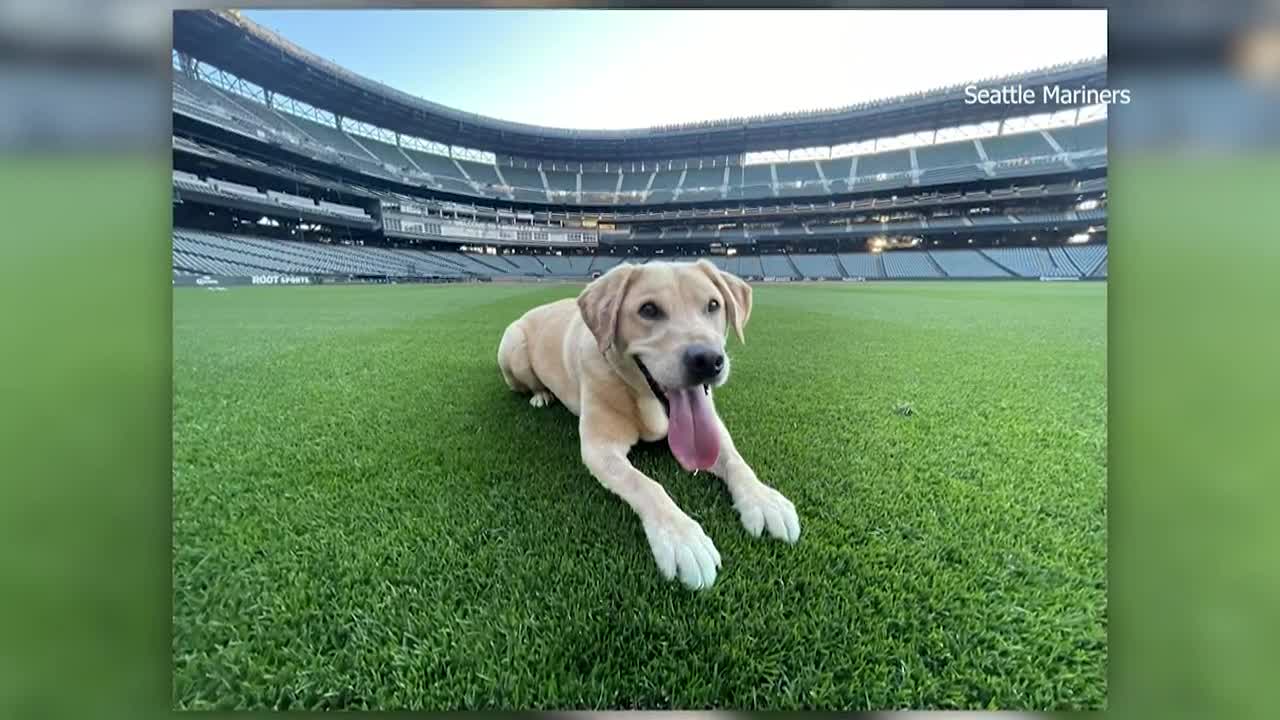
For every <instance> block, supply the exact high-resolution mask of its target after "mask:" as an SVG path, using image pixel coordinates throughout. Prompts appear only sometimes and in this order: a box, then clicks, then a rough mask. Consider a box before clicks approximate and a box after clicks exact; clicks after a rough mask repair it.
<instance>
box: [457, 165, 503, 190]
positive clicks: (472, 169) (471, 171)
mask: <svg viewBox="0 0 1280 720" xmlns="http://www.w3.org/2000/svg"><path fill="white" fill-rule="evenodd" d="M454 162H456V163H457V164H458V166H459V167H460V168H461V169H462V171H463V172H464V173H466V174H467V177H469V178H471V179H472V180H474V181H475V182H478V183H481V184H482V185H501V184H502V180H501V178H499V177H498V171H497V170H496V169H494V167H493V165H490V164H488V163H478V162H471V161H469V160H458V159H455V160H454Z"/></svg>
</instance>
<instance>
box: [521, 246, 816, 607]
mask: <svg viewBox="0 0 1280 720" xmlns="http://www.w3.org/2000/svg"><path fill="white" fill-rule="evenodd" d="M712 299H715V300H717V301H718V302H719V305H720V308H723V310H721V311H709V310H708V303H709V301H710V300H712ZM646 302H654V303H657V304H659V305H660V306H661V307H662V309H663V311H664V314H665V317H664V318H663V319H662V320H661V321H657V322H655V321H652V320H647V319H645V318H643V317H642V316H641V314H640V312H639V309H640V307H641V306H642V305H643V304H644V303H646ZM750 316H751V286H750V285H748V284H747V283H745V282H743V281H742V280H741V279H739V278H737V277H735V276H733V275H730V274H728V273H725V272H722V271H720V270H719V269H717V268H716V267H715V266H714V265H712V264H711V263H709V262H707V261H705V260H702V261H699V262H697V263H664V262H652V263H649V264H646V265H630V264H622V265H618V266H616V267H614V268H612V269H611V270H609V271H608V272H607V273H605V274H604V275H602V276H601V277H599V278H598V279H596V280H595V281H593V282H592V283H591V284H590V285H588V286H587V287H586V289H584V290H583V291H582V293H581V294H580V295H579V296H578V298H577V299H576V300H560V301H557V302H553V303H549V304H546V305H543V306H541V307H537V308H534V309H533V310H530V311H529V312H527V313H525V315H524V316H523V317H521V318H520V319H519V320H516V321H515V322H514V323H512V324H511V325H510V326H509V327H507V330H506V332H505V333H504V334H503V336H502V342H501V343H500V344H499V347H498V366H499V368H500V369H501V371H502V376H503V378H504V379H505V380H506V381H507V385H509V386H510V387H511V389H512V390H514V391H516V392H521V393H525V392H527V393H532V394H533V396H532V398H531V399H530V403H531V404H532V405H534V406H535V407H542V406H544V405H547V404H549V403H550V402H552V401H553V400H559V401H560V402H561V403H563V404H564V406H565V407H567V408H568V409H569V410H570V411H572V412H573V413H574V414H575V415H577V416H578V417H579V423H578V434H579V436H580V440H581V445H582V460H583V462H584V463H586V466H587V468H588V469H589V470H590V471H591V474H592V475H594V476H595V477H596V479H597V480H599V481H600V483H601V484H603V485H604V486H605V487H606V488H608V489H609V490H610V491H612V492H613V493H615V494H617V495H618V496H619V497H621V498H622V499H623V500H624V501H625V502H626V503H627V504H628V505H630V506H631V508H632V509H633V510H635V512H636V514H638V515H639V516H640V520H641V523H642V524H643V526H644V531H645V535H646V537H647V538H648V540H649V546H650V549H651V550H652V551H653V555H654V559H655V560H656V561H657V563H658V569H659V571H660V572H661V573H662V575H663V576H665V577H666V578H668V579H670V578H672V577H676V576H679V578H680V579H681V581H682V582H684V583H685V584H686V585H687V586H689V587H691V588H703V587H710V586H711V584H712V583H714V582H715V577H716V569H717V568H718V567H719V566H720V554H719V552H718V551H717V550H716V547H715V544H714V543H712V542H711V539H710V538H708V537H707V535H706V534H705V533H704V532H703V531H702V527H701V526H700V525H699V524H698V523H697V522H695V521H694V520H693V519H692V518H690V517H689V516H688V515H686V514H685V513H684V512H683V511H682V510H681V509H680V508H679V507H678V506H677V505H676V504H675V502H674V501H673V500H672V499H671V497H670V496H668V495H667V493H666V491H665V490H664V489H663V487H662V486H661V485H659V484H658V483H657V482H655V481H654V480H652V479H650V478H649V477H648V476H646V475H645V474H644V473H642V472H640V471H639V470H637V469H636V468H635V467H634V466H632V464H631V463H630V461H628V460H627V453H628V452H629V451H630V449H631V447H632V446H633V445H635V444H636V442H637V441H639V440H646V441H654V440H660V439H662V438H664V437H666V434H667V416H666V412H665V410H664V409H663V406H662V404H661V402H659V400H658V399H657V398H656V397H655V396H654V394H653V391H652V390H651V389H650V388H649V385H648V384H647V383H646V381H645V379H644V376H643V375H642V373H641V372H640V370H639V368H638V367H637V365H636V364H635V362H634V361H633V360H632V359H631V358H632V357H633V356H634V355H639V356H641V357H642V358H643V361H644V363H645V365H646V367H647V368H648V369H649V373H650V375H652V376H653V378H654V379H655V380H656V381H657V382H658V384H660V385H661V386H663V387H677V386H679V384H680V383H681V382H683V380H682V378H683V375H682V372H683V371H682V367H681V359H680V358H681V353H682V352H683V350H684V349H685V348H686V347H688V346H690V345H691V344H695V343H697V344H706V345H711V346H713V347H715V348H719V349H723V348H724V346H725V341H726V339H727V330H728V328H729V327H733V329H734V331H735V332H736V334H737V335H738V337H739V340H741V339H742V337H743V328H744V326H745V325H746V324H747V320H748V318H749V317H750ZM728 371H729V367H728V360H727V358H726V366H725V368H724V372H723V373H722V375H721V376H720V378H719V379H718V380H717V382H716V383H715V384H716V385H719V384H722V383H723V382H724V380H725V379H727V377H728V375H729V373H728ZM710 399H711V398H708V400H710ZM713 408H714V406H713ZM717 424H718V426H719V431H720V454H719V458H718V459H717V460H716V463H715V465H714V466H713V467H712V468H711V472H712V473H713V474H714V475H716V476H717V477H720V478H722V479H723V480H724V482H725V485H726V486H727V487H728V489H729V493H730V495H731V496H732V498H733V503H734V507H735V508H736V509H737V510H738V513H739V515H740V517H741V520H742V524H743V526H744V527H746V529H747V530H748V531H749V532H750V533H751V534H753V535H757V536H758V535H760V534H761V532H762V531H765V530H767V531H768V533H769V534H770V535H772V536H774V537H778V538H781V539H783V540H786V541H787V542H795V541H796V540H797V539H798V538H799V537H800V523H799V519H798V518H797V516H796V511H795V507H794V506H793V505H792V504H791V502H790V501H789V500H787V499H786V498H785V497H783V496H782V494H781V493H779V492H778V491H776V490H774V489H773V488H771V487H769V486H767V485H765V484H764V483H762V482H760V481H759V480H758V479H757V478H756V474H755V472H754V471H752V469H751V467H750V466H748V465H747V463H746V461H744V460H743V459H742V456H741V455H740V454H739V453H738V451H737V449H736V448H735V447H734V445H733V440H732V439H731V438H730V436H729V432H728V431H727V430H726V429H725V427H724V423H723V422H720V421H719V418H718V416H717Z"/></svg>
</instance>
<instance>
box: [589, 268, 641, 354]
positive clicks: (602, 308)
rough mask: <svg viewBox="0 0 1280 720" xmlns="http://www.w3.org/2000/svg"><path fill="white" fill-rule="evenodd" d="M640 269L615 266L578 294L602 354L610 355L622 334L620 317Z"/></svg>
mask: <svg viewBox="0 0 1280 720" xmlns="http://www.w3.org/2000/svg"><path fill="white" fill-rule="evenodd" d="M635 271H636V266H635V265H631V264H628V263H622V264H621V265H615V266H614V267H612V268H610V269H609V271H608V272H606V273H605V274H603V275H601V276H600V277H598V278H596V279H595V280H592V281H591V284H590V285H588V286H586V287H585V288H583V290H582V292H581V293H579V294H578V311H579V312H581V313H582V319H583V320H584V321H585V322H586V323H587V328H588V329H590V330H591V334H592V335H594V336H595V338H596V344H598V345H599V346H600V352H607V351H608V350H609V348H610V346H612V345H613V338H614V336H615V335H616V334H617V332H618V313H619V312H620V311H621V309H622V298H623V297H624V296H625V295H626V294H627V286H628V285H630V284H631V278H632V276H633V275H634V274H635Z"/></svg>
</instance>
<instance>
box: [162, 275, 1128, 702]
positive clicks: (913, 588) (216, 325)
mask: <svg viewBox="0 0 1280 720" xmlns="http://www.w3.org/2000/svg"><path fill="white" fill-rule="evenodd" d="M577 290H578V287H577V286H571V285H561V286H548V285H523V286H522V285H484V286H474V285H473V286H341V287H338V286H329V287H311V288H294V287H290V288H284V287H278V288H277V287H273V288H235V289H232V290H230V291H228V292H208V291H205V290H198V289H190V290H185V289H184V290H176V291H175V292H174V421H173V433H174V435H173V453H174V460H173V462H174V475H173V512H174V521H173V522H174V532H173V550H174V556H173V557H174V559H173V574H174V580H173V583H174V590H173V602H174V605H173V612H174V620H173V662H174V684H173V700H174V704H175V705H176V706H178V707H182V708H208V707H219V708H232V707H279V708H285V707H288V708H381V709H392V708H397V709H398V708H415V709H417V708H422V709H443V708H691V709H692V708H743V709H746V708H761V709H765V708H820V709H837V708H839V709H887V708H996V707H999V708H1028V709H1030V708H1036V709H1049V708H1054V709H1065V708H1100V707H1104V706H1105V704H1106V693H1107V684H1106V665H1107V600H1106V558H1107V555H1106V549H1107V520H1106V518H1107V490H1106V457H1107V442H1106V438H1107V434H1106V410H1107V398H1106V287H1105V285H1104V284H1101V283H1056V284H1051V283H1015V282H1006V283H869V284H859V285H851V284H844V285H836V284H827V285H805V286H799V285H797V286H763V287H760V286H758V287H757V290H756V304H755V310H754V312H753V315H752V319H751V324H750V325H749V326H748V328H747V332H746V335H747V344H746V345H739V344H738V343H737V342H736V340H735V341H731V344H730V353H731V355H732V356H733V368H734V369H733V378H732V380H731V381H730V382H729V384H728V385H727V386H726V387H725V388H723V389H722V390H720V391H718V392H717V397H716V404H717V406H718V407H719V409H720V412H721V415H722V416H723V417H724V418H725V421H726V423H727V424H728V426H729V428H730V429H731V431H732V432H733V433H734V438H735V441H736V444H737V446H738V447H739V448H740V449H741V451H742V453H743V455H744V456H745V457H746V459H747V460H748V462H750V463H751V464H752V465H753V466H754V468H755V470H756V472H757V473H758V474H759V476H760V478H761V480H763V481H764V482H766V483H769V484H771V485H773V486H775V487H777V488H778V489H779V490H780V491H782V492H783V493H784V494H785V495H787V496H788V497H789V498H790V499H791V500H792V501H794V502H795V505H796V507H797V509H798V511H799V513H800V519H801V523H802V527H803V536H802V537H801V539H800V542H799V543H798V544H796V545H794V546H788V545H785V544H783V543H781V542H777V541H772V540H765V539H755V538H751V537H749V536H748V535H747V534H746V532H745V531H744V530H743V529H742V527H741V525H740V524H739V522H738V518H737V514H736V513H735V512H734V511H733V509H732V508H731V507H730V502H729V497H728V494H727V492H726V491H725V490H724V489H723V487H722V486H721V485H720V483H719V481H717V480H715V479H714V478H712V477H710V476H709V475H707V474H701V475H698V476H693V475H689V474H686V473H683V472H681V471H680V470H679V468H678V466H677V465H676V462H675V460H674V459H673V458H672V457H671V456H670V453H669V451H668V450H667V448H666V446H665V444H658V445H652V446H641V447H638V448H637V449H636V450H634V451H633V452H632V458H633V460H634V462H635V463H636V465H637V466H638V467H639V468H640V469H641V470H643V471H645V472H646V473H648V474H649V475H651V476H652V477H654V478H655V479H657V480H659V481H660V482H662V483H663V484H664V485H665V486H666V487H667V489H668V491H669V492H670V494H671V495H672V497H673V498H674V499H675V500H676V502H677V503H679V504H680V505H681V507H682V508H684V509H685V511H686V512H688V513H689V515H690V516H691V517H693V518H694V519H696V520H698V521H699V522H700V523H701V524H702V526H703V527H704V528H705V530H706V531H707V533H708V535H710V536H711V538H712V539H713V540H714V541H715V543H716V546H717V547H718V549H719V550H720V552H721V554H722V556H723V558H724V566H723V568H722V570H721V572H720V574H719V576H718V577H717V580H716V584H715V586H714V587H713V588H712V589H711V590H709V591H706V592H701V593H693V592H689V591H687V590H685V589H684V588H683V587H682V586H681V585H680V584H679V583H677V582H665V581H663V580H662V578H661V577H660V576H659V575H658V572H657V569H656V566H655V565H654V562H653V559H652V556H651V555H650V552H649V548H648V546H647V544H646V542H645V538H644V533H643V531H642V529H641V527H640V524H639V522H638V520H637V519H636V518H635V517H634V515H633V514H632V512H631V511H630V510H629V509H628V508H627V507H626V506H625V505H624V504H623V503H622V502H621V501H620V500H618V499H617V498H615V497H613V496H611V495H610V494H608V492H607V491H605V490H604V489H603V488H602V487H601V486H600V485H599V484H598V483H596V482H595V480H594V479H592V478H591V477H590V475H589V474H588V473H587V471H586V469H585V468H584V467H583V466H582V463H581V461H580V458H579V451H578V446H577V440H576V423H575V419H574V418H573V417H572V416H571V415H570V414H569V413H568V412H567V411H566V410H564V409H563V408H562V407H560V406H558V405H556V406H553V407H552V408H549V409H543V410H537V409H534V408H532V407H530V406H529V405H528V404H527V402H526V401H525V399H524V398H522V397H518V396H515V395H513V394H512V393H510V392H509V391H508V390H507V388H506V386H505V385H504V384H503V382H502V380H501V378H500V376H499V374H498V370H497V368H496V364H495V354H496V348H497V343H498V339H499V337H500V335H501V332H502V330H503V328H504V327H505V326H506V324H507V323H508V322H510V321H511V320H512V319H514V318H515V317H517V316H518V315H519V314H520V313H522V312H523V311H524V310H526V309H528V308H530V307H532V306H534V305H536V304H538V303H542V302H545V301H548V300H551V299H555V298H559V297H567V296H571V295H573V294H576V292H577ZM907 408H909V410H910V412H907V411H906V409H907Z"/></svg>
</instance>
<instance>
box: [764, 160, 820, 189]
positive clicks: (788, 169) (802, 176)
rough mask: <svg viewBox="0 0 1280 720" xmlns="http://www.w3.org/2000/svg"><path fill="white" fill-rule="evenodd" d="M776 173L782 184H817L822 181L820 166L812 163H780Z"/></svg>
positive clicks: (775, 168) (776, 166)
mask: <svg viewBox="0 0 1280 720" xmlns="http://www.w3.org/2000/svg"><path fill="white" fill-rule="evenodd" d="M774 172H775V173H777V176H778V182H779V183H780V184H786V183H816V182H819V180H820V178H819V177H818V166H817V164H816V163H814V162H812V161H810V162H789V163H780V164H778V165H775V166H774Z"/></svg>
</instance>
